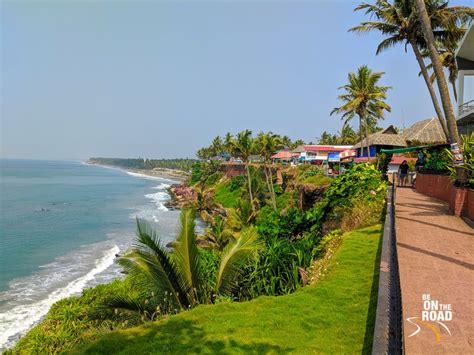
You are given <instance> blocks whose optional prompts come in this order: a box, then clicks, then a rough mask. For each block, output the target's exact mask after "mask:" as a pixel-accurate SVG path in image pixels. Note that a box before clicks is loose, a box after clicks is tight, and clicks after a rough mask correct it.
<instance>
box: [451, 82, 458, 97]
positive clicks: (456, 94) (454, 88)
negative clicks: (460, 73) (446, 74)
mask: <svg viewBox="0 0 474 355" xmlns="http://www.w3.org/2000/svg"><path fill="white" fill-rule="evenodd" d="M451 86H452V87H453V94H454V100H455V101H456V102H458V91H457V90H456V80H454V81H451Z"/></svg>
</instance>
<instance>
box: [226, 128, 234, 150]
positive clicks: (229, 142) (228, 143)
mask: <svg viewBox="0 0 474 355" xmlns="http://www.w3.org/2000/svg"><path fill="white" fill-rule="evenodd" d="M233 140H234V137H233V136H232V134H230V132H227V133H226V134H225V136H224V149H225V151H226V153H228V154H232V152H233V147H234V146H233V144H232V141H233Z"/></svg>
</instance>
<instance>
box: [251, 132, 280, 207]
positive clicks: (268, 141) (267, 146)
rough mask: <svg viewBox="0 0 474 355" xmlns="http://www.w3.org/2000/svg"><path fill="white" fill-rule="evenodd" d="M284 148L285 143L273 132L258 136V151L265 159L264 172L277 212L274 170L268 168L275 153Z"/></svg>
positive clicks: (256, 144) (256, 143)
mask: <svg viewBox="0 0 474 355" xmlns="http://www.w3.org/2000/svg"><path fill="white" fill-rule="evenodd" d="M282 146H283V142H282V140H281V138H280V137H279V136H278V135H276V134H273V133H272V132H269V133H260V134H259V135H258V136H257V139H256V140H255V147H256V150H257V152H258V153H259V154H260V155H261V156H262V157H263V171H264V173H265V179H266V182H267V187H268V191H269V192H270V196H271V200H272V205H273V209H274V210H275V211H276V209H277V204H276V196H275V189H274V186H273V174H272V170H271V169H270V168H268V164H269V163H270V161H271V157H272V155H273V154H275V152H276V151H277V150H278V149H280V148H281V147H282Z"/></svg>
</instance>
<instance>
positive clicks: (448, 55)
mask: <svg viewBox="0 0 474 355" xmlns="http://www.w3.org/2000/svg"><path fill="white" fill-rule="evenodd" d="M437 47H438V52H439V59H440V60H441V63H442V65H443V67H445V68H446V69H447V70H448V73H449V75H448V80H449V83H450V84H451V88H452V90H453V95H454V100H455V101H458V93H457V90H456V80H457V78H458V65H457V63H456V56H455V52H456V48H457V45H456V44H454V43H449V44H448V43H446V44H440V45H438V46H437ZM423 57H429V54H428V52H425V53H423ZM426 69H427V70H432V69H433V64H432V63H430V64H428V65H427V66H426ZM418 75H422V73H421V72H420V73H419V74H418ZM435 80H436V75H435V73H434V71H433V73H432V74H431V75H430V83H431V84H433V83H434V82H435Z"/></svg>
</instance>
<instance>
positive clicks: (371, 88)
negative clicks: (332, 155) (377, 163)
mask: <svg viewBox="0 0 474 355" xmlns="http://www.w3.org/2000/svg"><path fill="white" fill-rule="evenodd" d="M383 74H384V72H375V73H374V72H372V70H371V69H369V67H368V66H367V65H363V66H361V67H359V69H358V70H357V73H349V74H348V76H347V79H348V82H349V83H348V84H346V85H344V86H341V87H340V88H339V89H343V90H344V91H345V92H344V93H343V94H341V95H339V96H338V98H339V99H340V100H341V101H342V102H343V105H342V106H339V107H336V108H334V109H333V110H332V112H331V115H332V114H333V113H338V114H340V113H342V117H341V118H342V119H343V120H344V125H346V124H348V122H349V121H350V120H351V119H352V118H354V116H355V115H357V116H358V117H359V129H360V131H362V126H363V124H365V140H366V146H367V156H368V157H369V158H370V150H369V128H368V127H369V124H370V120H378V119H383V118H384V111H388V112H390V111H391V108H390V106H389V105H388V104H387V103H386V102H385V101H384V100H386V99H387V91H388V90H389V89H390V87H388V86H379V85H377V84H378V82H379V80H380V78H381V77H382V75H383ZM361 149H362V139H361Z"/></svg>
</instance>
